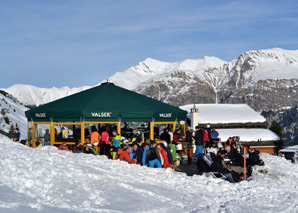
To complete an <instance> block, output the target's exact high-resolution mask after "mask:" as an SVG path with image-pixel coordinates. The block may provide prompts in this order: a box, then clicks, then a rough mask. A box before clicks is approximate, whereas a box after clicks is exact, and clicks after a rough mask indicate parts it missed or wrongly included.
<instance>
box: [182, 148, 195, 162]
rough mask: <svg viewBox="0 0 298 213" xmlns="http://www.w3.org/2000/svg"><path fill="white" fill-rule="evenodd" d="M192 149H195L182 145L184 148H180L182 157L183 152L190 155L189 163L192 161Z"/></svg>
mask: <svg viewBox="0 0 298 213" xmlns="http://www.w3.org/2000/svg"><path fill="white" fill-rule="evenodd" d="M192 151H193V148H187V147H182V149H181V150H180V158H181V159H182V154H183V153H186V154H187V157H188V164H191V162H192Z"/></svg>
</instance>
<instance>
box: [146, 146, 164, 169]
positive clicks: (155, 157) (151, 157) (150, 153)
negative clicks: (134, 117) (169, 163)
mask: <svg viewBox="0 0 298 213" xmlns="http://www.w3.org/2000/svg"><path fill="white" fill-rule="evenodd" d="M160 161H161V159H160V155H159V152H158V149H157V146H156V142H155V141H151V144H150V147H147V148H146V149H145V150H144V153H143V158H142V164H143V165H145V164H146V162H148V166H149V167H151V168H154V167H155V166H156V167H158V168H162V167H161V164H160Z"/></svg>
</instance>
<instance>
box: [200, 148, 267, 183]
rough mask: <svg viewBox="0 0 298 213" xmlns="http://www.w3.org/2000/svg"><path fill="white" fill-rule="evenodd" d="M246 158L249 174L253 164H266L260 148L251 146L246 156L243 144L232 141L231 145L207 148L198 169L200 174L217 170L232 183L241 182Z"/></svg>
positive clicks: (217, 172) (248, 174)
mask: <svg viewBox="0 0 298 213" xmlns="http://www.w3.org/2000/svg"><path fill="white" fill-rule="evenodd" d="M244 158H246V166H247V170H246V175H247V176H250V175H251V172H252V169H251V168H252V166H254V165H260V166H262V165H264V161H263V160H261V159H260V157H259V151H258V150H256V149H254V148H250V149H249V150H248V153H247V155H245V156H244V152H243V146H242V145H241V144H240V145H239V146H238V145H236V143H232V144H231V146H229V144H225V147H224V146H219V147H217V148H210V149H207V150H206V156H203V157H201V158H198V163H197V166H198V171H199V174H203V173H208V172H215V173H216V174H221V175H223V176H224V177H225V178H226V179H227V180H228V181H229V182H231V183H235V182H239V181H240V180H241V177H243V176H242V175H243V174H244Z"/></svg>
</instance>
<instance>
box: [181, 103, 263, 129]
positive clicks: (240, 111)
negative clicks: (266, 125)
mask: <svg viewBox="0 0 298 213" xmlns="http://www.w3.org/2000/svg"><path fill="white" fill-rule="evenodd" d="M193 106H194V105H193V104H188V105H184V106H180V107H179V108H180V109H183V110H186V111H187V112H188V115H187V116H188V117H189V118H190V109H191V108H193ZM195 106H196V108H197V109H199V123H200V124H229V123H263V122H265V121H266V119H265V118H264V117H263V116H261V115H260V114H259V113H257V112H256V111H254V110H253V109H252V108H251V107H249V106H248V105H247V104H195Z"/></svg>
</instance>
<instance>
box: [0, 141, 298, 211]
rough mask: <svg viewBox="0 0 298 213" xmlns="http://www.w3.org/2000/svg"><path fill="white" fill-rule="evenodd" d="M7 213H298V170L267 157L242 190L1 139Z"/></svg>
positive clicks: (2, 198) (0, 203) (0, 180)
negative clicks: (260, 170)
mask: <svg viewBox="0 0 298 213" xmlns="http://www.w3.org/2000/svg"><path fill="white" fill-rule="evenodd" d="M0 145H1V149H0V212H38V211H41V212H76V211H77V212H261V211H262V212H264V211H265V212H297V211H298V200H297V196H298V190H297V189H298V181H297V178H298V167H297V165H294V164H291V163H289V162H288V161H286V160H285V159H283V158H280V157H276V156H269V155H268V154H263V155H262V156H261V157H262V159H263V160H264V161H265V166H264V167H262V168H256V169H263V170H265V171H266V173H257V172H254V175H253V177H252V178H251V179H250V180H249V181H243V182H241V183H237V184H231V183H229V182H226V181H223V180H220V179H210V178H207V177H204V176H197V175H194V176H191V177H189V176H186V174H184V173H178V172H174V171H172V170H171V169H167V170H164V169H151V168H147V167H141V166H138V165H129V164H127V163H126V162H120V161H113V160H108V159H106V158H105V157H104V156H94V155H86V154H73V153H70V152H66V151H59V150H56V149H54V150H42V149H32V148H28V147H26V146H23V145H21V144H19V143H13V142H11V141H10V140H9V139H8V138H6V137H3V136H0Z"/></svg>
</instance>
